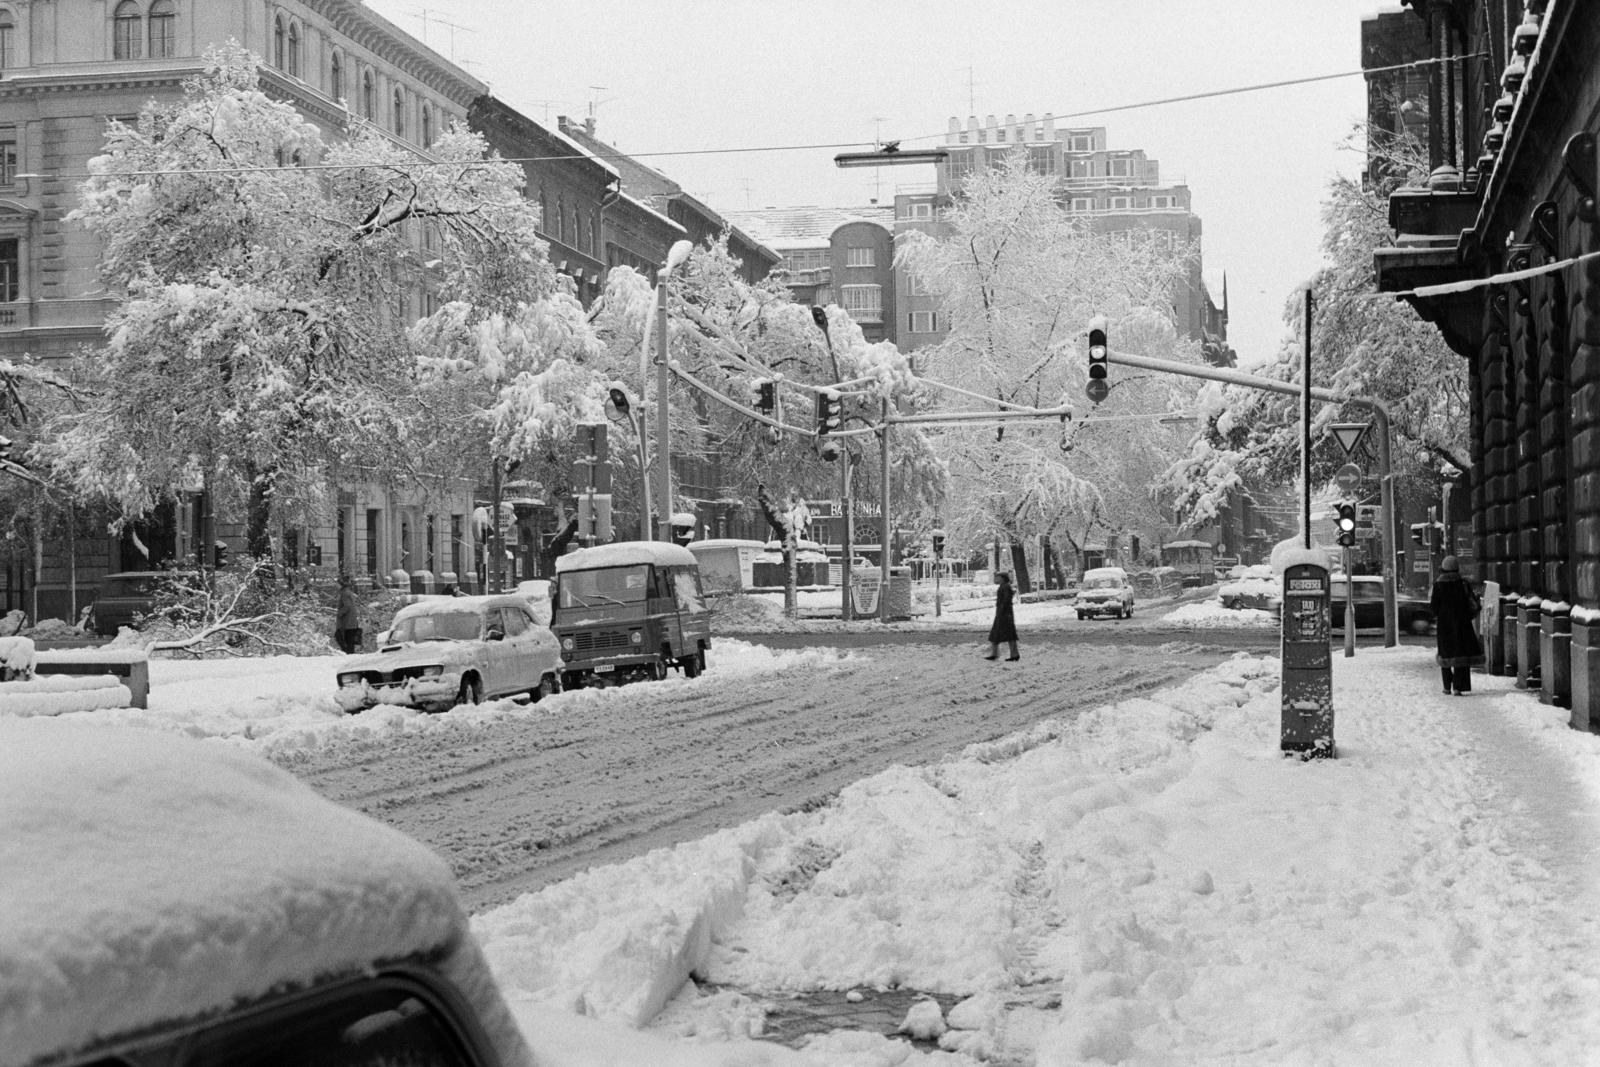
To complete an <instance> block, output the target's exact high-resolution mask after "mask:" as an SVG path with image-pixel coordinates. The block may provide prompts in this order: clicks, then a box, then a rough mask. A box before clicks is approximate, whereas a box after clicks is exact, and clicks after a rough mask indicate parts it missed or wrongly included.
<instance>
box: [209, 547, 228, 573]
mask: <svg viewBox="0 0 1600 1067" xmlns="http://www.w3.org/2000/svg"><path fill="white" fill-rule="evenodd" d="M211 565H212V566H213V567H226V566H227V565H228V546H227V545H226V544H224V543H223V542H221V541H218V542H217V543H216V544H214V545H212V546H211Z"/></svg>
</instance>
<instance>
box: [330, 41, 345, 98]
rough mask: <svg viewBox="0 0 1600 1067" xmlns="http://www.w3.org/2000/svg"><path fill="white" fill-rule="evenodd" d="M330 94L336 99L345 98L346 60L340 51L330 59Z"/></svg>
mask: <svg viewBox="0 0 1600 1067" xmlns="http://www.w3.org/2000/svg"><path fill="white" fill-rule="evenodd" d="M328 95H329V96H331V97H333V98H334V99H335V100H343V99H344V60H343V59H342V58H341V57H340V55H339V53H338V52H335V53H334V54H333V58H332V59H331V60H329V61H328Z"/></svg>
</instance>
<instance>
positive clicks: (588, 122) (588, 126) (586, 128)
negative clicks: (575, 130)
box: [583, 115, 594, 137]
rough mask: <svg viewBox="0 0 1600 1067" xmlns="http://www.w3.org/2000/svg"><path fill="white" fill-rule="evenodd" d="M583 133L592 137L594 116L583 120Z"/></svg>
mask: <svg viewBox="0 0 1600 1067" xmlns="http://www.w3.org/2000/svg"><path fill="white" fill-rule="evenodd" d="M583 132H584V133H586V134H588V135H589V136H590V137H593V136H594V116H593V115H590V116H588V117H587V118H585V119H584V120H583Z"/></svg>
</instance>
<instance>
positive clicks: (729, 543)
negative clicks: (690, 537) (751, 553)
mask: <svg viewBox="0 0 1600 1067" xmlns="http://www.w3.org/2000/svg"><path fill="white" fill-rule="evenodd" d="M765 546H766V542H765V541H748V540H743V539H741V538H737V537H710V538H707V539H706V540H704V541H690V542H689V545H688V548H689V551H690V552H693V551H695V550H696V549H699V548H764V547H765Z"/></svg>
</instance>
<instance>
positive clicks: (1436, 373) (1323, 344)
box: [1167, 163, 1471, 520]
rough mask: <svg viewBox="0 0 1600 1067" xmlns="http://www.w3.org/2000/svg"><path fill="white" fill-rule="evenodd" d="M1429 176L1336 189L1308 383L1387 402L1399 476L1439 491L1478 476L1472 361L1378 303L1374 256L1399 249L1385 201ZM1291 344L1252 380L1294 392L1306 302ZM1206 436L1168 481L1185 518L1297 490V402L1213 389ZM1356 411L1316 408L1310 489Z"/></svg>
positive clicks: (1414, 173) (1338, 184) (1295, 309)
mask: <svg viewBox="0 0 1600 1067" xmlns="http://www.w3.org/2000/svg"><path fill="white" fill-rule="evenodd" d="M1420 177H1421V172H1420V171H1419V170H1418V168H1417V166H1416V165H1415V163H1413V165H1412V166H1411V167H1410V168H1409V169H1408V168H1406V167H1403V166H1401V167H1396V168H1393V169H1391V170H1389V171H1387V172H1386V176H1385V177H1383V178H1381V179H1380V180H1379V181H1377V182H1374V183H1372V184H1369V185H1364V184H1363V183H1362V182H1361V181H1359V180H1358V179H1351V178H1344V177H1340V178H1336V179H1334V181H1333V182H1332V184H1331V185H1330V186H1329V198H1328V200H1327V201H1326V202H1325V204H1324V205H1323V212H1322V219H1323V223H1324V226H1325V232H1324V237H1323V242H1322V247H1323V251H1324V252H1325V253H1326V254H1327V263H1326V265H1325V266H1323V267H1322V268H1321V269H1320V270H1318V271H1317V273H1316V274H1315V275H1314V276H1313V277H1312V279H1311V281H1310V286H1311V290H1312V334H1311V351H1312V382H1313V383H1314V384H1316V385H1319V386H1324V387H1327V388H1330V389H1333V390H1335V391H1337V392H1339V393H1341V394H1342V395H1345V396H1350V397H1366V398H1373V399H1377V400H1379V401H1381V402H1382V403H1383V405H1384V406H1385V408H1386V409H1387V410H1388V412H1389V415H1390V424H1391V429H1392V431H1393V434H1394V443H1393V447H1392V449H1391V458H1392V460H1393V462H1394V466H1395V473H1396V474H1397V475H1400V476H1402V477H1405V476H1420V477H1421V478H1422V479H1423V480H1424V481H1426V482H1428V483H1430V484H1431V483H1432V482H1434V481H1436V480H1437V478H1438V472H1439V470H1440V467H1441V465H1442V464H1450V465H1451V466H1453V467H1455V468H1457V469H1459V470H1467V469H1469V468H1470V466H1471V461H1470V456H1469V453H1468V447H1467V435H1468V429H1469V424H1468V415H1469V397H1468V395H1467V365H1466V361H1465V360H1463V359H1462V358H1461V357H1460V356H1458V355H1456V354H1455V353H1454V352H1452V351H1451V350H1450V348H1449V347H1448V346H1447V345H1446V344H1445V342H1444V340H1443V338H1442V337H1441V336H1440V335H1439V332H1438V330H1436V329H1435V328H1434V327H1432V326H1430V325H1429V324H1428V323H1426V322H1424V321H1423V320H1422V319H1421V317H1420V316H1418V315H1417V313H1416V312H1415V311H1414V310H1413V309H1412V308H1411V307H1410V305H1408V304H1406V303H1404V302H1402V301H1400V300H1397V299H1394V298H1393V297H1388V296H1382V295H1379V294H1378V293H1377V292H1376V278H1375V276H1374V269H1373V252H1374V251H1375V250H1376V249H1377V248H1379V247H1382V246H1385V245H1388V244H1389V243H1390V241H1391V233H1390V230H1389V225H1388V198H1389V194H1390V193H1391V192H1393V191H1394V189H1395V188H1397V187H1398V186H1399V185H1400V184H1402V183H1403V182H1405V181H1416V180H1418V179H1419V178H1420ZM1284 321H1285V323H1286V327H1287V328H1286V330H1285V339H1284V342H1283V346H1282V348H1281V349H1280V350H1279V352H1278V356H1277V358H1276V359H1275V360H1274V361H1272V362H1271V363H1269V364H1267V365H1266V366H1264V367H1259V368H1254V369H1253V370H1252V373H1255V374H1258V375H1260V376H1262V377H1268V378H1273V379H1276V380H1278V381H1284V382H1298V381H1299V379H1300V367H1301V363H1302V360H1303V353H1304V340H1303V338H1304V322H1305V299H1304V294H1303V293H1296V294H1295V295H1294V296H1293V297H1291V298H1290V299H1289V301H1288V303H1287V306H1286V309H1285V313H1284ZM1202 407H1203V409H1204V415H1205V419H1206V429H1205V432H1204V433H1202V434H1201V435H1199V436H1198V437H1197V438H1196V439H1195V441H1194V444H1193V448H1192V449H1191V451H1190V454H1189V455H1188V456H1186V457H1184V458H1183V459H1181V460H1180V461H1179V462H1178V463H1176V464H1174V465H1173V467H1172V468H1171V470H1170V471H1169V472H1168V476H1167V477H1168V480H1169V482H1170V484H1171V485H1172V487H1173V490H1174V492H1175V494H1176V500H1177V506H1178V507H1179V508H1180V510H1181V511H1182V513H1184V514H1186V515H1188V516H1190V517H1191V518H1193V519H1195V520H1203V519H1205V518H1208V517H1211V516H1214V515H1215V514H1216V513H1217V511H1218V509H1219V508H1220V507H1221V506H1222V504H1223V503H1224V501H1225V500H1226V497H1227V495H1228V493H1229V492H1230V491H1232V490H1235V489H1239V488H1246V487H1251V486H1263V485H1264V486H1275V485H1285V484H1292V483H1293V482H1294V481H1295V480H1296V478H1297V477H1298V471H1299V456H1300V452H1299V450H1300V440H1301V431H1300V423H1299V419H1300V412H1299V401H1298V399H1297V398H1296V397H1294V396H1293V395H1286V394H1282V393H1266V392H1262V391H1260V390H1256V389H1251V388H1248V387H1244V386H1234V385H1228V386H1224V387H1220V388H1219V387H1211V388H1208V389H1207V390H1206V392H1205V393H1204V395H1203V398H1202ZM1367 418H1368V415H1367V412H1366V411H1365V410H1364V409H1361V408H1359V407H1352V408H1350V409H1349V410H1348V411H1346V410H1344V409H1343V408H1342V406H1341V405H1337V404H1316V405H1314V407H1313V409H1312V426H1311V433H1312V440H1313V441H1314V442H1318V443H1319V445H1320V447H1317V448H1316V449H1315V450H1314V451H1313V456H1312V459H1313V464H1312V479H1313V482H1314V483H1315V484H1324V483H1326V482H1327V481H1328V480H1329V479H1330V478H1331V477H1332V475H1333V473H1334V471H1335V470H1336V469H1337V468H1338V467H1339V466H1340V465H1341V464H1343V463H1344V462H1345V456H1344V453H1343V452H1342V451H1341V450H1339V449H1338V448H1336V447H1333V446H1331V445H1325V444H1321V443H1322V442H1326V441H1327V440H1328V433H1327V427H1328V424H1329V423H1332V422H1338V421H1343V420H1346V419H1351V420H1355V421H1366V419H1367Z"/></svg>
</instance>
